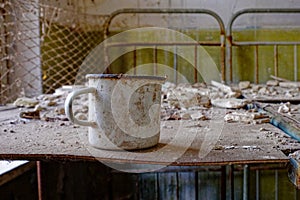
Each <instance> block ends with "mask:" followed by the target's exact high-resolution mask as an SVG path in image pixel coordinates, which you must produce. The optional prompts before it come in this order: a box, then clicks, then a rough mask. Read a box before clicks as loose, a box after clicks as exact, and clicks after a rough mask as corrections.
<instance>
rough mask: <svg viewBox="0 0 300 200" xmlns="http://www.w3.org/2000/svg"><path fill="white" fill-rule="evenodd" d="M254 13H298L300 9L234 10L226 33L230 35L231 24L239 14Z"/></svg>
mask: <svg viewBox="0 0 300 200" xmlns="http://www.w3.org/2000/svg"><path fill="white" fill-rule="evenodd" d="M251 13H252V14H255V13H261V14H268V13H278V14H279V13H287V14H288V13H291V14H292V13H300V9H298V8H296V9H293V8H249V9H243V10H240V11H238V12H236V13H235V14H233V16H232V17H231V19H230V20H229V23H228V26H227V34H228V35H230V36H231V35H232V25H233V23H234V21H235V20H236V19H237V18H238V17H239V16H241V15H243V14H251Z"/></svg>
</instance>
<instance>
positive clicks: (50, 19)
mask: <svg viewBox="0 0 300 200" xmlns="http://www.w3.org/2000/svg"><path fill="white" fill-rule="evenodd" d="M0 12H1V15H0V26H1V29H0V104H5V103H8V102H12V101H13V100H15V99H16V98H17V97H19V96H29V97H30V96H35V95H38V94H41V93H42V92H44V93H51V92H53V91H54V90H55V89H56V88H58V87H60V86H62V85H69V84H73V83H74V80H75V77H76V73H77V71H78V68H79V66H80V65H81V63H82V61H83V60H84V58H85V57H86V55H87V54H88V53H89V52H90V50H91V49H93V48H94V47H95V46H96V45H98V44H99V43H100V42H101V41H102V38H103V36H102V27H103V24H104V22H105V19H106V17H107V16H105V15H87V14H82V13H80V12H79V11H77V10H76V9H71V8H70V9H69V8H68V9H66V8H63V7H62V6H60V7H59V6H54V5H50V3H41V2H39V1H37V0H27V1H22V0H1V1H0Z"/></svg>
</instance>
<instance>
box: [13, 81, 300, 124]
mask: <svg viewBox="0 0 300 200" xmlns="http://www.w3.org/2000/svg"><path fill="white" fill-rule="evenodd" d="M272 78H273V80H269V81H268V82H267V84H265V85H256V84H251V83H250V82H249V81H241V82H239V84H237V85H234V86H229V85H225V84H223V83H220V82H216V81H212V82H211V84H209V85H208V84H205V83H195V84H189V83H182V84H178V85H175V84H174V83H170V82H166V83H165V84H163V86H162V109H161V117H162V120H210V119H211V111H210V110H211V109H212V108H214V107H218V108H223V109H229V110H227V111H226V114H225V116H223V117H224V121H225V122H228V123H234V122H239V123H247V124H248V123H250V124H260V123H268V122H270V119H269V117H268V115H267V114H266V113H263V112H258V109H245V108H247V107H249V105H251V104H252V102H253V101H258V100H259V99H273V100H274V99H275V98H274V97H276V99H278V98H279V97H281V96H282V99H284V98H285V99H287V98H292V97H293V98H297V97H298V96H299V99H300V92H299V87H300V84H299V83H298V82H290V81H288V80H285V79H281V78H278V77H274V76H272ZM77 87H83V86H77ZM73 89H74V87H73V86H64V87H62V88H59V89H57V90H56V91H55V93H54V94H43V95H40V96H38V97H36V98H26V97H23V98H19V99H17V100H16V101H15V102H14V105H15V106H18V107H23V108H25V109H22V111H21V113H20V118H22V119H40V120H46V121H51V120H52V121H53V120H62V121H65V120H67V118H66V116H65V110H64V101H65V99H66V97H67V95H68V94H69V93H70V92H71V91H72V90H73ZM87 98H88V97H87V95H81V96H79V97H78V98H77V99H76V100H75V101H74V103H73V110H74V115H75V117H77V118H78V119H81V120H86V119H87V113H88V99H87ZM276 106H277V108H278V113H283V114H288V115H290V116H292V115H293V113H295V112H297V111H298V110H300V109H299V108H298V107H297V106H292V105H291V104H290V103H289V102H286V103H281V104H279V103H278V104H276ZM250 107H251V106H250ZM252 107H253V106H252Z"/></svg>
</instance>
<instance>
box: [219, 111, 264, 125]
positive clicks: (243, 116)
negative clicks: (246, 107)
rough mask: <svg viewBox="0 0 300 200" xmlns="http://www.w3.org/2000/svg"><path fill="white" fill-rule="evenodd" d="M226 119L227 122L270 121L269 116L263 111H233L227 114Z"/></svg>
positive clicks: (256, 122) (258, 122) (259, 122)
mask: <svg viewBox="0 0 300 200" xmlns="http://www.w3.org/2000/svg"><path fill="white" fill-rule="evenodd" d="M224 120H225V121H226V122H229V123H230V122H243V123H246V124H251V123H252V124H262V123H269V122H270V120H269V117H268V116H267V115H265V114H263V113H258V112H256V113H250V112H244V113H238V112H232V113H228V114H226V115H225V117H224Z"/></svg>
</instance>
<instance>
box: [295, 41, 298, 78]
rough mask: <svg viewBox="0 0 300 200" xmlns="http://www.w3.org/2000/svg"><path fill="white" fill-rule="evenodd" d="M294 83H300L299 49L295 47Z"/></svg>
mask: <svg viewBox="0 0 300 200" xmlns="http://www.w3.org/2000/svg"><path fill="white" fill-rule="evenodd" d="M294 81H298V47H297V45H294Z"/></svg>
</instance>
